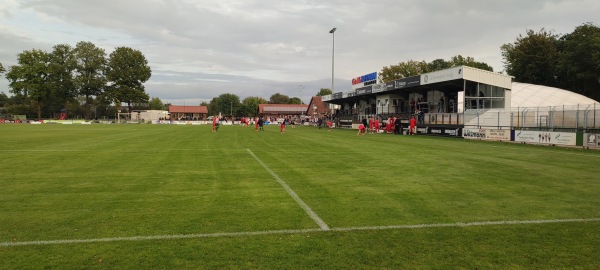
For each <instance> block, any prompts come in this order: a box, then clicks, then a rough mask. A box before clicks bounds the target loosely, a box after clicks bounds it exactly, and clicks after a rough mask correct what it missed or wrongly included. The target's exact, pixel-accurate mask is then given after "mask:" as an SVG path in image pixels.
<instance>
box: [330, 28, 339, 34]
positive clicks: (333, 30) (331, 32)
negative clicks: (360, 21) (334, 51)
mask: <svg viewBox="0 0 600 270" xmlns="http://www.w3.org/2000/svg"><path fill="white" fill-rule="evenodd" d="M336 29H337V28H335V27H334V28H333V29H331V31H329V33H330V34H333V32H335V30H336Z"/></svg>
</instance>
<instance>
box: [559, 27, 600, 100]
mask: <svg viewBox="0 0 600 270" xmlns="http://www.w3.org/2000/svg"><path fill="white" fill-rule="evenodd" d="M559 51H560V52H561V56H560V59H559V61H558V70H559V74H558V81H559V82H558V84H559V85H560V87H562V88H565V89H568V90H570V91H573V92H576V93H579V94H582V95H585V96H587V97H590V98H592V99H594V100H597V101H600V28H599V27H598V26H595V25H594V24H592V23H586V24H583V25H581V26H578V27H577V28H575V30H574V31H573V32H572V33H570V34H566V35H564V36H562V37H561V38H560V39H559Z"/></svg>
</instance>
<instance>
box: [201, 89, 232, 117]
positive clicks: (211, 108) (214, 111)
mask: <svg viewBox="0 0 600 270" xmlns="http://www.w3.org/2000/svg"><path fill="white" fill-rule="evenodd" d="M239 107H240V97H238V96H237V95H234V94H229V93H226V94H221V95H219V96H218V97H216V98H213V99H212V100H211V101H210V104H209V105H208V114H210V115H218V114H219V113H220V114H221V115H232V116H234V115H239V114H238V111H237V110H238V108H239Z"/></svg>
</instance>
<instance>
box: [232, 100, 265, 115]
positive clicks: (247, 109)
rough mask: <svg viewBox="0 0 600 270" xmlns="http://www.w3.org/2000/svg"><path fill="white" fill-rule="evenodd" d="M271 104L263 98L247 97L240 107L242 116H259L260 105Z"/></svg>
mask: <svg viewBox="0 0 600 270" xmlns="http://www.w3.org/2000/svg"><path fill="white" fill-rule="evenodd" d="M267 103H269V102H268V101H267V100H266V99H264V98H261V97H247V98H245V99H244V100H242V105H241V107H240V111H239V112H240V115H242V116H258V104H267Z"/></svg>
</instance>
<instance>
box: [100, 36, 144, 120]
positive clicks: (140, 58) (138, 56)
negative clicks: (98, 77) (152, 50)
mask: <svg viewBox="0 0 600 270" xmlns="http://www.w3.org/2000/svg"><path fill="white" fill-rule="evenodd" d="M151 75H152V71H151V69H150V66H148V61H147V60H146V57H144V55H143V54H142V53H141V52H140V51H138V50H134V49H131V48H128V47H119V48H117V49H116V50H115V51H114V52H112V53H111V54H110V56H109V60H108V68H107V71H106V78H107V79H108V81H109V83H110V85H109V86H108V89H109V96H110V97H111V98H112V99H113V100H114V101H116V102H126V103H127V108H128V111H129V112H131V103H133V102H147V101H148V98H149V96H148V94H146V91H145V88H144V84H143V83H145V82H146V81H148V80H149V79H150V76H151Z"/></svg>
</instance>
